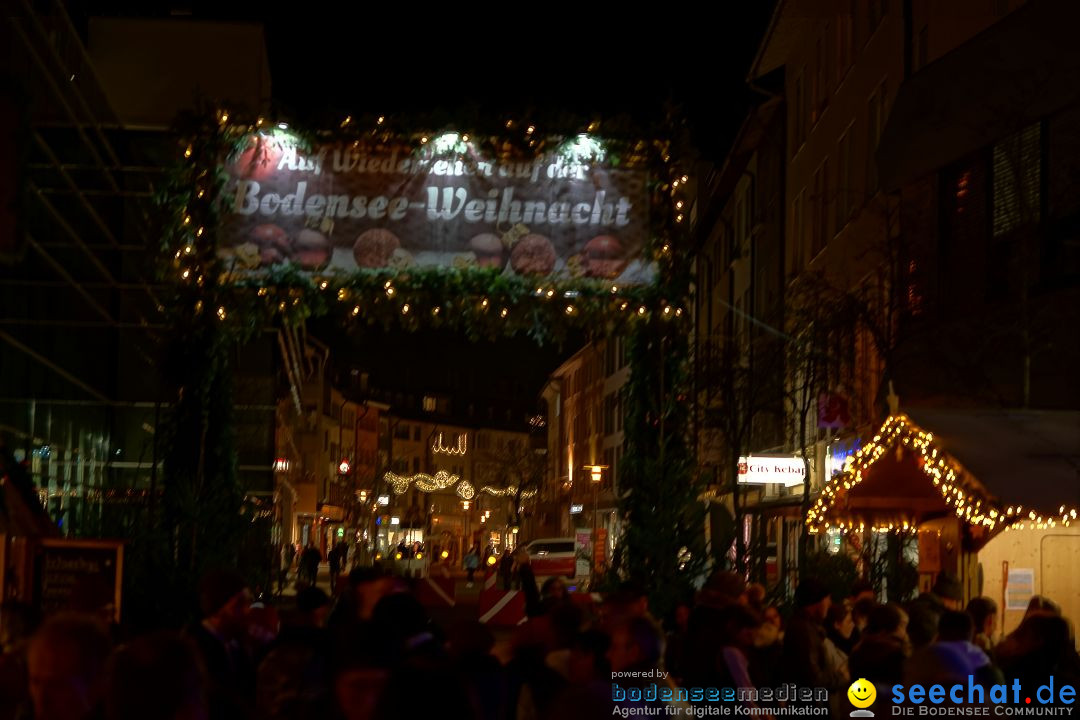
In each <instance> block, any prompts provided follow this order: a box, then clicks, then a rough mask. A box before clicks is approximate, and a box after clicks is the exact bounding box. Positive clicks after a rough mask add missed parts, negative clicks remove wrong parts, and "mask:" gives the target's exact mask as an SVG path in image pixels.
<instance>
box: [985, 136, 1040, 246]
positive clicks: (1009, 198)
mask: <svg viewBox="0 0 1080 720" xmlns="http://www.w3.org/2000/svg"><path fill="white" fill-rule="evenodd" d="M1041 146H1042V127H1041V126H1040V125H1039V124H1038V123H1036V124H1034V125H1031V126H1029V127H1026V128H1024V129H1023V130H1021V131H1020V132H1018V133H1016V134H1015V135H1013V136H1011V137H1009V138H1006V139H1005V140H1003V141H1001V142H999V143H997V144H996V145H994V156H993V180H992V182H993V204H994V215H993V217H994V237H998V236H1000V235H1004V234H1005V233H1008V232H1010V231H1011V230H1014V229H1015V228H1017V227H1020V226H1023V225H1030V224H1032V223H1037V222H1038V221H1039V219H1040V218H1041V217H1042V192H1041V185H1042V147H1041Z"/></svg>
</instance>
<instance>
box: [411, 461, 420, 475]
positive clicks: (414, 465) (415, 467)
mask: <svg viewBox="0 0 1080 720" xmlns="http://www.w3.org/2000/svg"><path fill="white" fill-rule="evenodd" d="M412 471H413V474H414V475H415V474H416V473H418V472H420V458H418V457H414V458H413V459H412Z"/></svg>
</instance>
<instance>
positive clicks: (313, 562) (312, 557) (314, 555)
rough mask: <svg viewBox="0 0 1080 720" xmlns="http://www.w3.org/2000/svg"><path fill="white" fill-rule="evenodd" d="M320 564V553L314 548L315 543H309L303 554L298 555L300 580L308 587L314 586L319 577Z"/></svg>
mask: <svg viewBox="0 0 1080 720" xmlns="http://www.w3.org/2000/svg"><path fill="white" fill-rule="evenodd" d="M321 562H322V553H321V552H319V549H318V548H317V547H315V543H313V542H309V543H308V546H307V547H306V548H304V552H302V553H300V573H299V575H300V579H301V580H305V581H306V582H307V583H308V585H314V584H315V581H316V580H317V579H318V577H319V563H321Z"/></svg>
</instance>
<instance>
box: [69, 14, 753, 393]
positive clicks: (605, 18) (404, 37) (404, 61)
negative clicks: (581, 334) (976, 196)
mask: <svg viewBox="0 0 1080 720" xmlns="http://www.w3.org/2000/svg"><path fill="white" fill-rule="evenodd" d="M773 5H774V2H773V0H754V1H753V2H746V3H724V4H722V5H714V4H706V3H692V2H682V3H678V2H677V3H665V4H643V5H639V6H638V7H637V8H636V9H629V8H631V7H632V6H631V5H630V4H629V3H627V4H623V5H622V6H620V7H619V8H617V9H608V8H594V7H586V6H585V4H584V3H580V2H579V3H576V4H573V5H564V6H559V5H544V4H537V3H517V4H512V5H511V4H501V5H499V6H491V7H485V6H483V5H480V4H468V5H462V4H456V3H442V4H438V5H431V6H426V7H425V6H419V5H412V4H407V3H383V4H374V3H363V4H361V5H359V9H358V10H357V9H350V10H345V8H346V7H348V5H347V4H346V3H340V2H339V3H330V2H322V1H309V0H305V1H304V2H295V3H289V4H284V3H273V4H270V3H266V4H262V5H260V4H256V3H250V2H245V3H238V2H228V1H222V2H182V1H180V0H176V1H174V2H164V3H162V2H155V1H153V0H128V1H127V2H122V1H121V2H118V1H116V0H112V1H110V0H73V1H72V3H71V12H72V15H73V18H74V20H75V22H76V24H77V25H78V24H80V23H81V22H83V21H84V20H85V18H87V17H90V16H93V15H123V16H129V17H169V16H175V17H182V18H188V19H206V20H229V21H257V22H262V23H263V24H264V26H265V29H266V36H267V47H268V53H269V57H270V66H271V77H272V83H273V94H274V103H275V105H276V106H277V109H278V110H279V111H280V112H281V113H282V114H283V116H284V117H289V118H295V119H297V120H299V121H301V122H306V123H308V124H312V125H316V126H317V125H318V124H319V123H325V122H338V121H340V118H341V117H343V116H344V115H346V114H353V113H355V114H358V115H359V114H364V113H378V114H386V115H387V116H394V115H395V114H402V115H405V116H407V115H409V114H411V113H421V114H428V113H433V112H434V113H440V111H442V112H444V113H447V114H450V115H452V116H455V117H464V118H469V117H476V116H478V115H479V114H481V113H483V114H487V113H495V114H497V115H498V116H500V117H503V116H505V117H511V116H518V117H519V118H520V119H522V120H524V119H526V118H527V113H528V110H529V108H539V109H548V110H550V109H553V108H554V109H558V110H560V111H568V112H570V113H572V114H581V115H582V116H584V117H595V116H600V117H601V118H603V117H605V116H606V117H611V116H613V115H629V116H630V117H632V118H634V119H635V120H638V121H640V122H641V124H642V125H643V126H650V125H652V124H654V123H655V122H657V121H658V120H660V119H662V118H663V117H664V110H663V109H664V106H665V105H666V104H669V103H674V104H675V105H676V106H677V107H679V108H681V111H680V113H679V114H680V116H681V117H685V118H686V120H687V123H688V127H689V129H690V131H691V138H692V140H693V142H694V144H695V146H696V147H697V148H698V150H699V152H700V153H701V154H702V155H703V156H705V157H706V158H709V159H712V160H714V161H716V162H721V161H722V160H723V158H724V156H725V154H726V152H727V150H728V148H729V147H730V143H731V140H732V137H733V135H734V133H735V131H736V130H737V129H738V127H739V125H740V123H741V122H742V119H743V117H744V114H745V111H746V109H747V107H748V103H749V101H750V100H751V98H752V94H751V92H750V91H749V90H748V89H747V88H746V87H745V82H744V80H745V77H746V74H747V69H748V68H749V66H750V63H751V61H752V59H753V56H754V52H755V51H756V49H757V45H758V43H759V42H760V39H761V36H762V34H763V32H764V29H765V26H766V25H767V23H768V19H769V17H770V15H771V12H772V7H773ZM648 12H660V13H661V14H659V15H649V14H647V13H648ZM314 332H316V333H317V334H320V335H322V336H323V337H324V338H326V340H327V341H328V342H330V343H331V344H332V345H333V346H334V348H335V351H336V352H337V353H338V354H339V355H340V356H342V358H341V359H342V360H344V361H345V362H347V363H348V364H350V365H354V366H355V365H360V366H365V367H369V368H371V369H372V370H373V377H372V379H373V381H377V382H380V383H381V382H392V381H393V380H394V378H401V379H402V381H403V382H404V381H405V379H406V378H409V379H411V380H413V381H415V380H416V379H418V378H424V377H433V376H434V375H433V374H432V373H430V372H428V368H429V366H430V365H431V363H432V360H431V357H432V355H435V356H438V357H444V358H445V357H451V358H454V368H455V370H454V372H452V373H450V374H451V376H460V377H461V385H462V387H467V386H470V385H475V383H474V381H473V378H472V377H469V376H470V375H476V376H479V377H482V376H484V375H485V373H486V374H488V375H490V373H491V372H492V367H493V365H492V364H493V363H495V364H497V365H498V366H499V367H502V368H513V369H514V372H515V373H517V375H518V376H519V377H520V379H521V381H522V385H523V386H525V387H526V388H527V390H526V392H528V393H531V394H534V393H535V392H536V391H539V389H540V386H541V384H542V383H543V380H544V378H545V377H546V376H547V374H548V373H549V372H550V371H551V370H552V369H554V368H555V367H556V366H557V365H558V364H559V363H560V362H561V361H562V360H563V359H565V358H566V357H568V356H569V355H570V354H572V353H573V352H575V351H576V350H577V349H578V347H580V341H578V342H577V343H575V342H573V341H570V342H568V343H567V344H566V345H564V346H563V347H561V348H555V347H545V348H537V347H536V346H535V345H534V344H532V343H531V342H530V341H528V340H527V339H521V340H520V341H515V342H502V343H500V344H499V345H498V346H491V345H480V346H473V345H471V344H470V343H468V342H467V341H466V340H465V339H464V338H461V337H455V336H453V335H447V336H443V335H440V336H437V337H436V336H434V335H430V334H429V335H425V336H424V337H420V338H415V337H406V336H403V335H401V334H399V333H398V334H395V333H391V334H383V333H373V332H371V331H366V330H365V331H361V332H357V333H352V334H351V335H350V334H346V333H343V332H341V331H340V328H334V327H329V326H328V325H327V324H326V323H323V324H322V325H321V326H320V327H318V328H315V329H314ZM395 350H396V351H395ZM458 368H460V370H458ZM439 376H440V377H445V376H446V373H445V372H441V373H439ZM384 378H385V381H384ZM409 384H412V383H411V382H410V383H409ZM440 384H444V383H440Z"/></svg>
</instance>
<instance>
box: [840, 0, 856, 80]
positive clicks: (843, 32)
mask: <svg viewBox="0 0 1080 720" xmlns="http://www.w3.org/2000/svg"><path fill="white" fill-rule="evenodd" d="M854 16H855V8H854V6H853V7H852V8H851V12H850V13H840V15H838V16H837V18H836V84H837V85H839V84H840V83H841V82H843V80H844V76H845V75H847V71H848V68H850V67H851V55H852V46H853V45H854V42H853V38H852V34H851V28H852V20H853V18H854Z"/></svg>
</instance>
